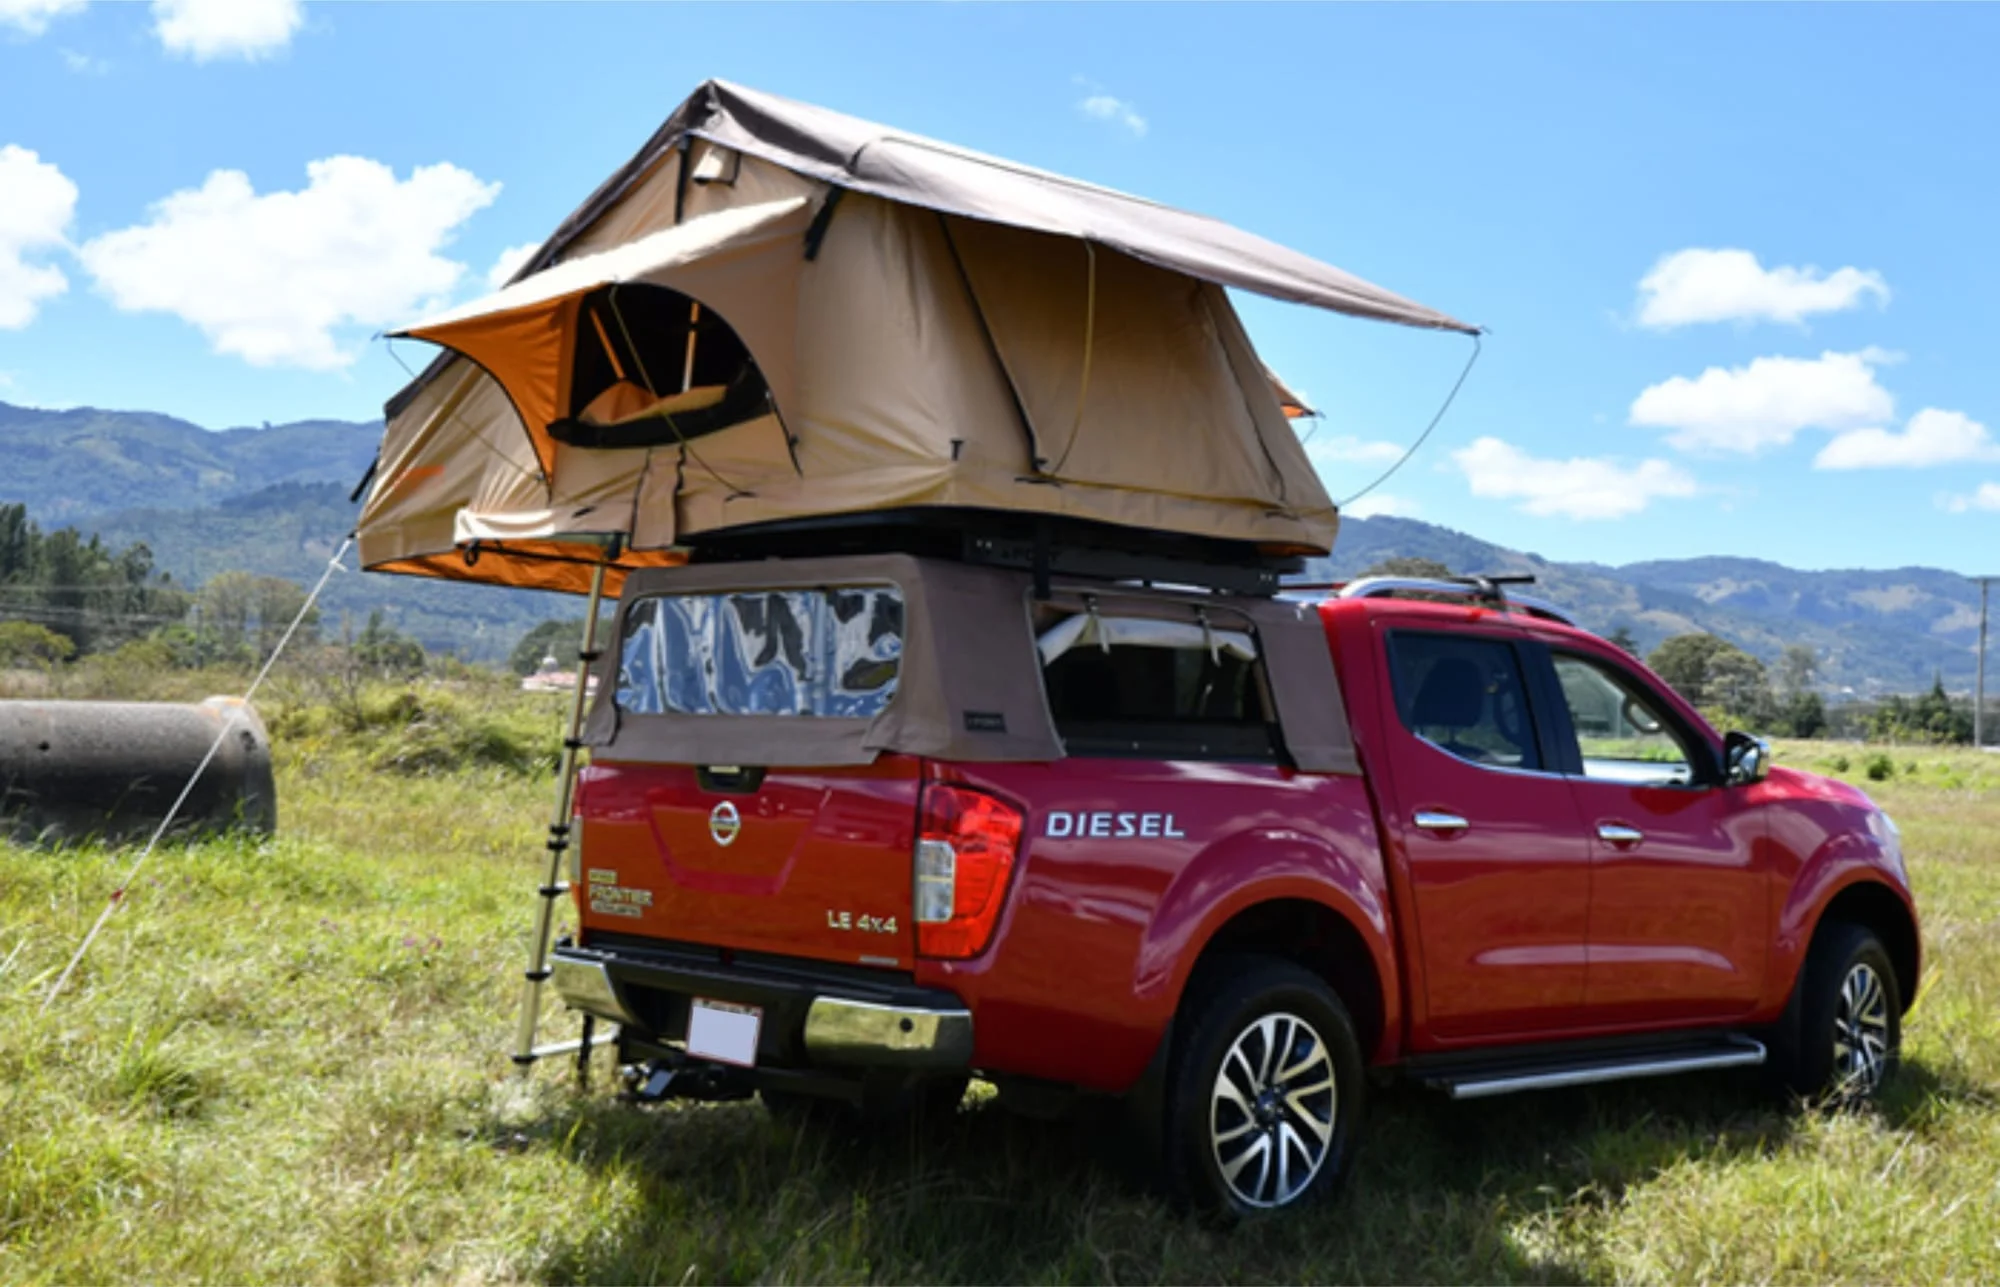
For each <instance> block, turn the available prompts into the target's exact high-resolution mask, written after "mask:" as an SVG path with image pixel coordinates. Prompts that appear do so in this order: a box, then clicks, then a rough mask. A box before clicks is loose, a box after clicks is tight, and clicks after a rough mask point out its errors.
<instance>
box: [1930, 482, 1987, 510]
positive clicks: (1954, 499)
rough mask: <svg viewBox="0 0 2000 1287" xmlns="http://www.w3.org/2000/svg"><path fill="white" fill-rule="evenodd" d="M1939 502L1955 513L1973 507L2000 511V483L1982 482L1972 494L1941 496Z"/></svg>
mask: <svg viewBox="0 0 2000 1287" xmlns="http://www.w3.org/2000/svg"><path fill="white" fill-rule="evenodd" d="M1938 504H1939V505H1940V506H1942V507H1943V508H1944V509H1946V510H1949V511H1950V512H1951V513H1953V514H1963V513H1965V512H1966V511H1967V510H1971V509H1983V510H1994V511H2000V483H1981V484H1979V490H1978V491H1975V492H1973V493H1972V494H1971V495H1970V496H1941V497H1939V498H1938Z"/></svg>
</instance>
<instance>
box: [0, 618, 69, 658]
mask: <svg viewBox="0 0 2000 1287" xmlns="http://www.w3.org/2000/svg"><path fill="white" fill-rule="evenodd" d="M75 655H76V642H75V641H74V640H72V639H71V638H70V637H69V636H68V635H66V634H63V633H62V632H61V631H57V630H51V629H49V628H48V627H47V626H44V625H37V624H36V623H35V622H32V621H0V666H28V667H34V668H36V669H46V668H47V667H50V666H56V665H60V664H61V663H63V662H65V661H68V660H69V659H70V658H71V657H74V656H75Z"/></svg>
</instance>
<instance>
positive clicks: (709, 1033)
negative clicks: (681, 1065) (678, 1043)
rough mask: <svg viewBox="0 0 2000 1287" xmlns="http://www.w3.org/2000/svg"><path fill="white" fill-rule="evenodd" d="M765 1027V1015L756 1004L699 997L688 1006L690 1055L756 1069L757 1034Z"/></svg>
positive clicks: (688, 1045)
mask: <svg viewBox="0 0 2000 1287" xmlns="http://www.w3.org/2000/svg"><path fill="white" fill-rule="evenodd" d="M763 1026H764V1012H763V1011H762V1010H761V1009H759V1008H758V1007H756V1006H754V1005H736V1004H734V1003H733V1002H729V1001H710V1000H708V999H707V998H706V997H696V998H695V999H694V1003H693V1004H692V1005H691V1006H689V1007H688V1036H687V1050H688V1053H689V1054H691V1055H693V1056H695V1057H696V1058H698V1059H713V1060H715V1062H717V1063H719V1064H736V1065H738V1066H739V1067H743V1068H753V1067H755V1066H756V1064H757V1031H758V1029H760V1028H762V1027H763Z"/></svg>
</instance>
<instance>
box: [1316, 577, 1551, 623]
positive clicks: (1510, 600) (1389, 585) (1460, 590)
mask: <svg viewBox="0 0 2000 1287" xmlns="http://www.w3.org/2000/svg"><path fill="white" fill-rule="evenodd" d="M1534 583H1535V578H1534V577H1532V576H1527V575H1512V576H1453V577H1422V576H1364V577H1361V578H1360V579H1358V580H1354V581H1348V582H1345V583H1343V584H1340V585H1336V586H1331V587H1328V588H1330V589H1332V590H1333V596H1332V597H1334V598H1336V599H1394V598H1400V597H1404V596H1408V595H1418V594H1429V595H1448V596H1450V597H1452V598H1459V599H1471V600H1473V601H1474V602H1476V603H1480V604H1483V605H1485V606H1486V607H1489V608H1495V609H1498V610H1499V611H1501V612H1525V613H1527V614H1528V615H1529V616H1531V617H1540V618H1542V619H1544V620H1547V621H1557V622H1561V623H1562V624H1563V625H1566V626H1577V625H1578V622H1577V619H1576V618H1575V617H1573V616H1571V615H1570V614H1569V613H1567V612H1565V611H1563V610H1562V609H1561V608H1558V607H1557V606H1556V605H1554V604H1553V603H1550V602H1548V601H1547V600H1544V599H1535V598H1530V597H1529V596H1527V595H1522V594H1509V593H1508V592H1507V587H1508V586H1512V585H1533V584H1534ZM1287 588H1301V587H1287ZM1579 628H1581V627H1579Z"/></svg>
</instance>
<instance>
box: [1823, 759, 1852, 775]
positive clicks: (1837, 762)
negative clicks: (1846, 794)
mask: <svg viewBox="0 0 2000 1287" xmlns="http://www.w3.org/2000/svg"><path fill="white" fill-rule="evenodd" d="M1828 763H1829V765H1831V766H1832V768H1833V771H1834V772H1835V773H1845V772H1847V771H1848V770H1849V769H1851V768H1853V767H1854V765H1853V763H1852V761H1850V760H1849V759H1848V758H1847V757H1846V756H1845V755H1836V756H1834V757H1833V759H1831V760H1830V761H1828Z"/></svg>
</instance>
